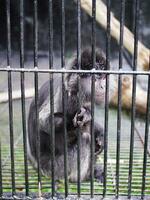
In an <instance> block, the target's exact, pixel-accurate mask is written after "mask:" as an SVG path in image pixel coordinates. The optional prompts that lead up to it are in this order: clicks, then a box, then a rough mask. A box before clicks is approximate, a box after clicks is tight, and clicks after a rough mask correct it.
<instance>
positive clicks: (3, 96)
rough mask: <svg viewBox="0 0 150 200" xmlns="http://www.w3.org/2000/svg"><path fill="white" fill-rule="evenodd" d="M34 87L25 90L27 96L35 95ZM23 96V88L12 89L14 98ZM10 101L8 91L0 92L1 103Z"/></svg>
mask: <svg viewBox="0 0 150 200" xmlns="http://www.w3.org/2000/svg"><path fill="white" fill-rule="evenodd" d="M34 91H35V90H34V88H29V89H26V90H25V98H31V97H33V96H34ZM20 98H21V90H15V91H12V99H13V100H17V99H20ZM6 102H8V92H3V93H0V103H6Z"/></svg>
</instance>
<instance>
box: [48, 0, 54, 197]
mask: <svg viewBox="0 0 150 200" xmlns="http://www.w3.org/2000/svg"><path fill="white" fill-rule="evenodd" d="M51 68H53V0H49V69H51ZM49 81H50V111H51V113H50V133H51V138H50V141H51V147H52V155H51V156H52V158H51V170H52V175H51V178H52V192H51V193H52V197H54V195H55V168H54V162H55V127H54V91H53V74H50V77H49Z"/></svg>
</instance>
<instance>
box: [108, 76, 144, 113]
mask: <svg viewBox="0 0 150 200" xmlns="http://www.w3.org/2000/svg"><path fill="white" fill-rule="evenodd" d="M132 79H133V78H132V76H129V75H126V76H123V77H122V108H124V109H126V110H131V108H132ZM113 86H114V88H115V89H114V92H113V93H112V95H111V96H110V105H112V106H115V107H117V106H118V81H117V80H115V81H114V84H113ZM135 106H136V112H137V113H140V114H145V113H146V109H147V108H146V107H147V91H145V90H143V89H142V88H141V86H140V85H139V83H137V84H136V101H135Z"/></svg>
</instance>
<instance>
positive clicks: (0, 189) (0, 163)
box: [0, 138, 3, 198]
mask: <svg viewBox="0 0 150 200" xmlns="http://www.w3.org/2000/svg"><path fill="white" fill-rule="evenodd" d="M2 195H3V181H2V156H1V138H0V198H2Z"/></svg>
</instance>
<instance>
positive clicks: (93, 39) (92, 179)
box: [90, 0, 96, 198]
mask: <svg viewBox="0 0 150 200" xmlns="http://www.w3.org/2000/svg"><path fill="white" fill-rule="evenodd" d="M95 18H96V0H92V65H93V68H95V62H96V56H95V46H96V45H95V44H96V36H95V32H96V27H95V23H96V22H95ZM94 101H95V75H94V74H93V75H92V78H91V180H90V186H91V198H93V197H94V161H95V159H94V149H95V139H94Z"/></svg>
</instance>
